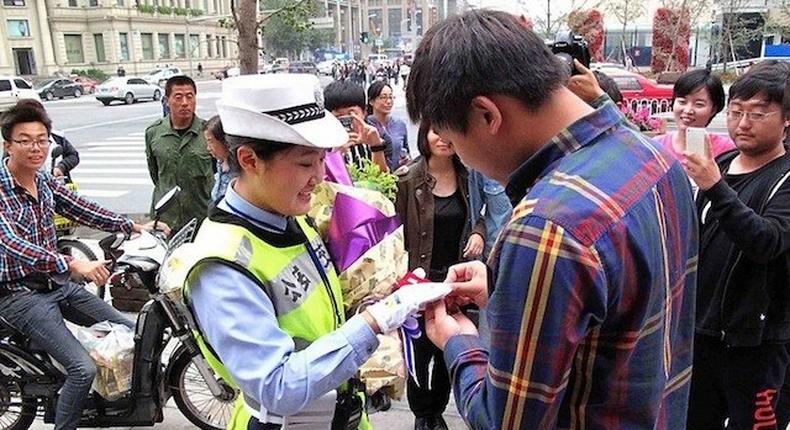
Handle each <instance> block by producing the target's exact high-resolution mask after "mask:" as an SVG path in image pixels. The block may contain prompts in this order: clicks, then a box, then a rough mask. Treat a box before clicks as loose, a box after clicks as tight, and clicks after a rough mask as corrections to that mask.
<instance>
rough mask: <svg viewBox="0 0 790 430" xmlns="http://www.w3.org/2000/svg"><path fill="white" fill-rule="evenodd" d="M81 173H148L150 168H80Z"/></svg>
mask: <svg viewBox="0 0 790 430" xmlns="http://www.w3.org/2000/svg"><path fill="white" fill-rule="evenodd" d="M79 173H80V175H114V174H118V175H147V174H148V169H80V172H79Z"/></svg>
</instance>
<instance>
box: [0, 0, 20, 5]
mask: <svg viewBox="0 0 790 430" xmlns="http://www.w3.org/2000/svg"><path fill="white" fill-rule="evenodd" d="M24 5H25V0H3V6H24Z"/></svg>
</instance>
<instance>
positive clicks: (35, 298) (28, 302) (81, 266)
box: [0, 105, 161, 430]
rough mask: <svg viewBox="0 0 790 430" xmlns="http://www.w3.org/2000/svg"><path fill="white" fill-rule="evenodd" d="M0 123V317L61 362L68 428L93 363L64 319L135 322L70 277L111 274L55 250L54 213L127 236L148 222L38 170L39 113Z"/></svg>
mask: <svg viewBox="0 0 790 430" xmlns="http://www.w3.org/2000/svg"><path fill="white" fill-rule="evenodd" d="M1 122H2V126H0V130H1V131H2V136H3V141H4V142H3V147H4V149H5V152H6V153H7V154H8V158H7V159H4V160H3V161H2V163H0V249H2V251H0V318H2V319H3V320H5V322H7V323H9V324H10V325H12V326H13V327H15V328H16V329H17V330H19V331H21V332H22V333H24V334H25V335H26V336H28V337H29V338H30V339H31V340H32V341H33V342H34V343H35V344H37V345H39V346H41V348H43V349H44V351H46V352H47V354H49V355H50V356H52V357H53V358H54V359H55V360H57V361H58V362H59V363H60V364H62V365H63V367H65V369H66V373H67V376H66V382H65V383H64V384H63V388H62V389H61V391H60V396H59V398H58V404H57V409H56V412H55V429H57V430H61V429H74V428H76V427H77V423H78V422H79V420H80V417H81V415H82V405H83V401H84V399H85V397H86V395H87V394H88V391H89V390H90V387H91V383H92V382H93V378H94V376H96V365H95V364H94V362H93V359H92V358H91V357H90V355H88V353H87V352H86V351H85V349H84V348H83V347H82V345H81V344H80V343H79V342H78V341H77V339H76V338H75V337H74V335H72V334H71V332H70V331H69V330H68V329H67V328H66V325H65V324H64V322H63V318H64V317H65V318H66V319H68V320H69V321H71V322H74V323H77V324H81V325H91V324H95V323H97V322H100V321H112V322H115V323H118V324H124V325H126V326H129V327H134V323H133V322H132V321H130V320H129V319H127V318H126V317H124V316H123V315H122V314H121V313H120V312H118V311H117V310H115V309H114V308H112V307H111V306H110V305H108V304H107V303H105V302H104V301H102V300H101V299H99V298H98V297H96V296H94V295H92V294H90V293H89V292H88V291H87V290H85V289H83V288H81V287H79V286H78V285H76V284H75V283H73V282H70V281H69V275H72V274H73V275H78V276H81V277H83V278H85V279H88V280H90V281H93V282H95V283H96V284H104V283H105V282H106V281H107V278H108V277H109V275H110V273H109V271H108V270H107V268H106V267H105V265H106V264H107V262H106V261H85V260H78V259H74V258H72V257H70V256H67V255H63V254H59V253H58V252H57V248H56V245H55V243H56V238H55V225H54V221H53V219H52V217H53V215H54V214H55V213H56V212H57V213H59V214H61V215H64V216H66V217H68V218H71V219H73V220H75V221H77V222H79V223H80V224H84V225H87V226H90V227H93V228H96V229H99V230H104V231H108V232H124V233H127V234H128V233H132V232H139V231H141V230H143V229H148V228H150V227H149V226H142V225H139V224H135V223H133V222H132V221H131V220H130V219H128V218H126V217H124V216H121V215H118V214H115V213H112V212H110V211H108V210H106V209H104V208H102V207H101V206H99V205H97V204H96V203H94V202H92V201H90V200H87V199H85V198H83V197H80V196H79V195H77V194H75V193H73V192H72V191H69V190H68V189H66V187H65V186H64V185H63V184H61V183H60V182H59V181H58V180H56V179H55V178H54V177H53V176H51V175H50V174H48V173H44V172H42V171H41V170H40V169H41V166H42V165H43V164H44V163H45V162H46V161H47V153H48V152H47V150H48V148H49V145H50V132H51V122H50V120H49V118H48V117H47V114H46V113H44V111H42V110H40V109H36V108H34V107H30V106H23V105H18V106H15V107H12V108H11V109H9V110H8V111H6V113H5V114H3V116H2V121H1ZM160 225H161V224H160Z"/></svg>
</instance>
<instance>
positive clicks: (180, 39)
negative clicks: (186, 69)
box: [176, 34, 186, 58]
mask: <svg viewBox="0 0 790 430" xmlns="http://www.w3.org/2000/svg"><path fill="white" fill-rule="evenodd" d="M184 57H186V50H185V49H184V35H183V34H176V58H184Z"/></svg>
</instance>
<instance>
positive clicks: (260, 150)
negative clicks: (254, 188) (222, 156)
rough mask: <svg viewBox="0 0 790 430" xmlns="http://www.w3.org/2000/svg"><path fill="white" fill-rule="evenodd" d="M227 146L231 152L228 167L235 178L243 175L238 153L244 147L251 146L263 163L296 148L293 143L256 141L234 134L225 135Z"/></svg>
mask: <svg viewBox="0 0 790 430" xmlns="http://www.w3.org/2000/svg"><path fill="white" fill-rule="evenodd" d="M225 144H226V145H227V147H228V151H229V152H230V155H229V156H228V166H229V167H230V172H231V174H233V176H238V175H239V174H241V166H240V165H239V160H238V158H237V155H236V153H237V152H238V149H239V148H240V147H241V146H243V145H246V146H249V147H250V148H251V149H252V150H253V151H255V155H257V156H258V158H260V159H261V160H263V161H270V160H271V159H273V158H274V157H275V156H276V155H277V154H279V153H281V152H285V151H290V150H291V149H293V148H295V147H296V145H294V144H292V143H283V142H274V141H272V140H264V139H254V138H252V137H242V136H234V135H232V134H226V135H225Z"/></svg>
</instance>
